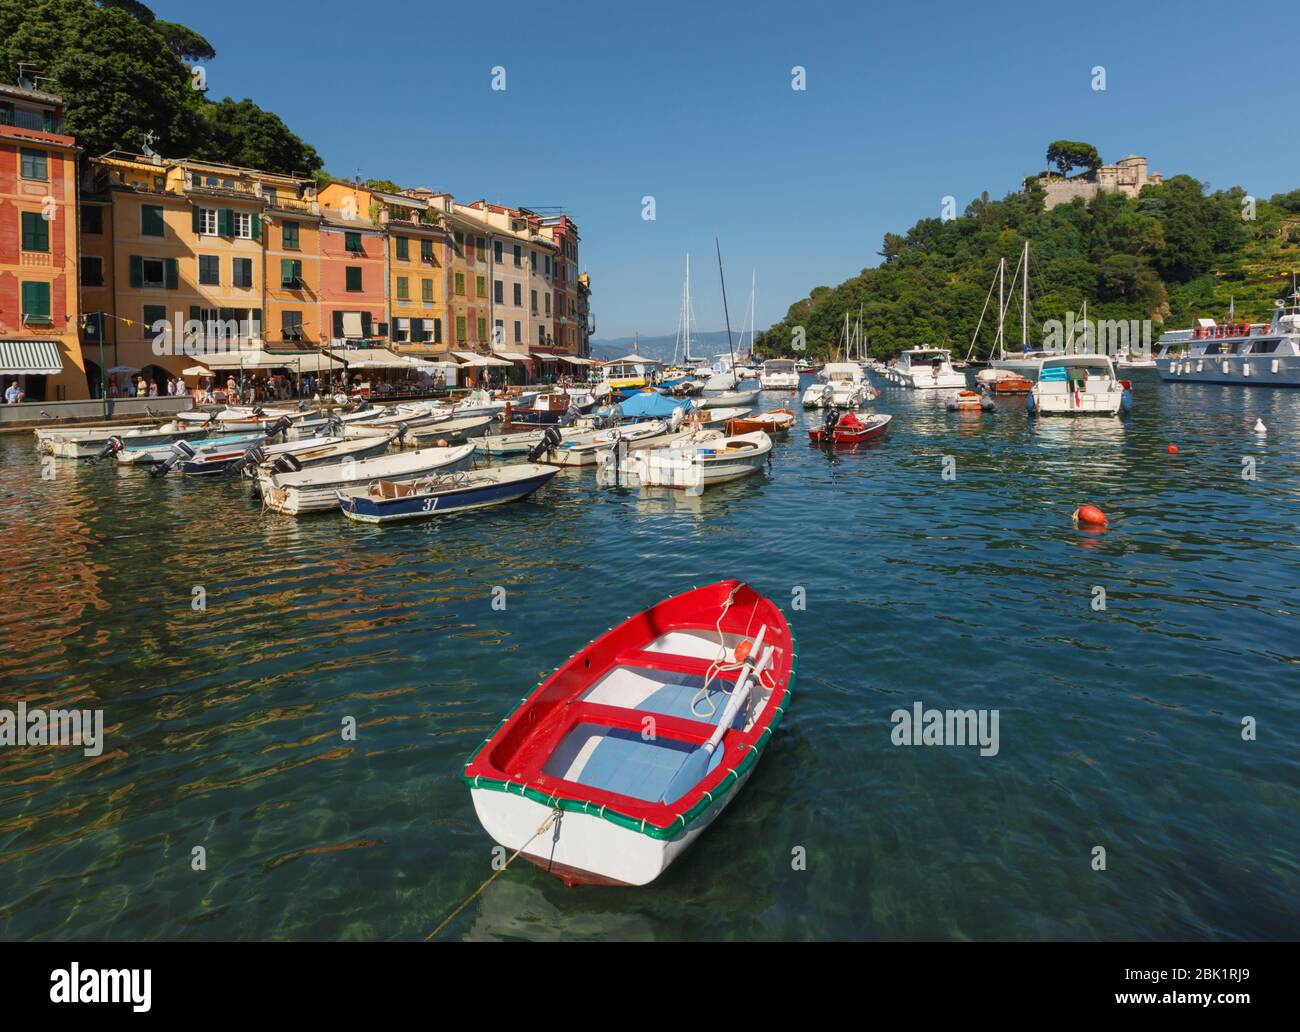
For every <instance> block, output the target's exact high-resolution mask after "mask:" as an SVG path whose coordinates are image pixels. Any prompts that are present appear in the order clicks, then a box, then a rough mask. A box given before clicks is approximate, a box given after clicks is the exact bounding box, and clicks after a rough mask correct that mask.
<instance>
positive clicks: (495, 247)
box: [492, 240, 501, 265]
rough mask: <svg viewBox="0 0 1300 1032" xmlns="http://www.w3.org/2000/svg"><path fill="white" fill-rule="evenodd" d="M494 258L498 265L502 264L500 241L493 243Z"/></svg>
mask: <svg viewBox="0 0 1300 1032" xmlns="http://www.w3.org/2000/svg"><path fill="white" fill-rule="evenodd" d="M492 257H493V258H494V259H495V260H496V263H497V264H498V265H500V264H501V241H500V240H493V241H492Z"/></svg>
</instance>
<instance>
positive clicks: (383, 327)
mask: <svg viewBox="0 0 1300 1032" xmlns="http://www.w3.org/2000/svg"><path fill="white" fill-rule="evenodd" d="M366 336H367V337H369V336H370V334H368V333H367V334H366ZM375 336H376V337H387V336H388V323H386V322H381V323H380V324H379V328H378V329H377V330H375Z"/></svg>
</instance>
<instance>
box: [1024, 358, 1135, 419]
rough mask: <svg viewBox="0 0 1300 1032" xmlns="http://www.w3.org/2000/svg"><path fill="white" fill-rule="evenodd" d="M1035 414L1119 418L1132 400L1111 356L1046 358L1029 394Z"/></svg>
mask: <svg viewBox="0 0 1300 1032" xmlns="http://www.w3.org/2000/svg"><path fill="white" fill-rule="evenodd" d="M1026 407H1027V409H1028V410H1029V412H1030V414H1031V415H1042V416H1117V415H1119V414H1120V411H1121V410H1123V411H1125V412H1127V411H1128V410H1129V409H1130V408H1131V407H1132V397H1131V395H1130V394H1129V392H1128V389H1127V387H1126V386H1125V384H1124V383H1123V381H1121V380H1120V378H1119V376H1118V375H1117V374H1116V372H1115V364H1114V362H1112V361H1111V359H1110V356H1108V355H1062V356H1058V357H1056V358H1049V359H1045V360H1044V361H1043V362H1042V363H1041V364H1040V365H1039V369H1038V382H1037V383H1035V384H1034V388H1033V390H1031V391H1030V392H1029V397H1028V398H1027V399H1026Z"/></svg>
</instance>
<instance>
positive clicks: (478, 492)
mask: <svg viewBox="0 0 1300 1032" xmlns="http://www.w3.org/2000/svg"><path fill="white" fill-rule="evenodd" d="M558 472H559V469H558V468H557V467H555V466H539V465H537V464H536V463H532V462H521V463H519V464H518V465H516V466H501V467H500V468H498V469H480V470H473V471H470V470H461V471H459V472H456V473H440V474H438V475H436V476H433V477H428V478H426V479H423V480H412V481H405V480H385V479H380V480H375V481H373V482H372V483H370V484H368V485H366V486H365V487H350V488H344V489H343V490H341V491H339V492H338V493H337V495H336V497H337V499H338V503H339V508H340V509H342V510H343V515H344V516H346V517H347V518H348V519H350V520H358V521H360V522H362V523H393V522H395V521H397V520H418V519H428V518H429V517H432V516H445V515H447V514H448V513H453V512H464V511H465V510H467V509H483V508H486V507H487V506H489V505H503V504H504V503H506V502H516V501H518V500H519V499H521V498H524V497H526V496H528V495H530V494H532V493H533V492H534V491H536V490H537V489H538V488H539V487H542V486H544V485H545V484H547V483H549V482H550V480H551V478H552V477H554V476H555V474H557V473H558Z"/></svg>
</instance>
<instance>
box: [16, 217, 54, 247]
mask: <svg viewBox="0 0 1300 1032" xmlns="http://www.w3.org/2000/svg"><path fill="white" fill-rule="evenodd" d="M49 249H50V224H49V223H48V222H46V221H45V216H44V215H42V214H41V213H40V212H39V211H25V212H23V250H24V251H48V250H49Z"/></svg>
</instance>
